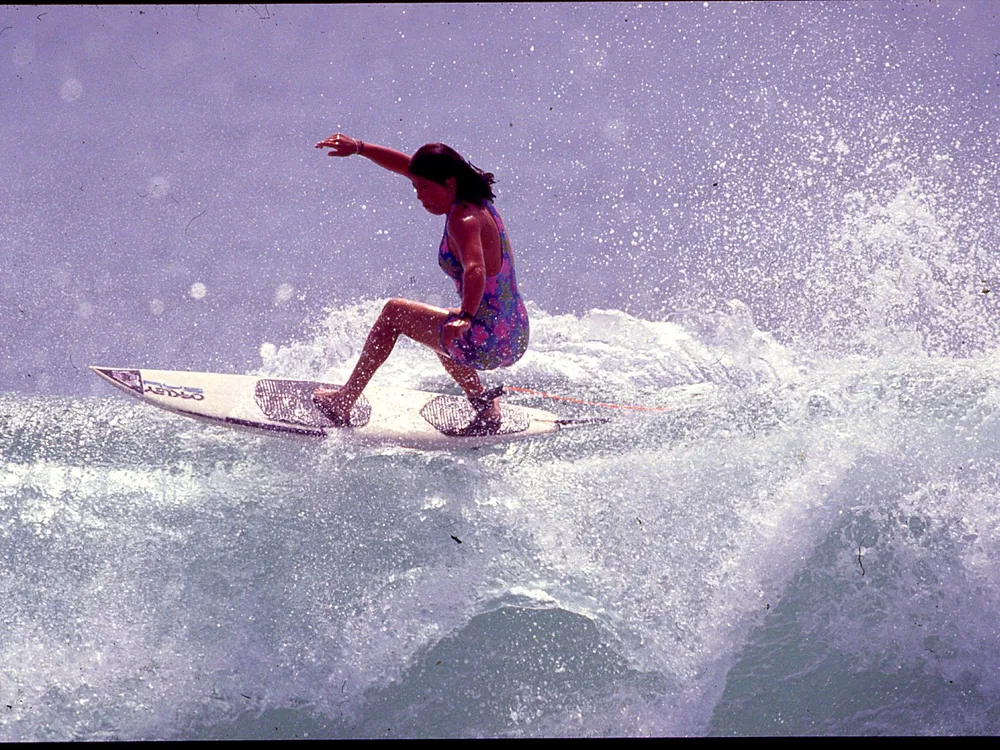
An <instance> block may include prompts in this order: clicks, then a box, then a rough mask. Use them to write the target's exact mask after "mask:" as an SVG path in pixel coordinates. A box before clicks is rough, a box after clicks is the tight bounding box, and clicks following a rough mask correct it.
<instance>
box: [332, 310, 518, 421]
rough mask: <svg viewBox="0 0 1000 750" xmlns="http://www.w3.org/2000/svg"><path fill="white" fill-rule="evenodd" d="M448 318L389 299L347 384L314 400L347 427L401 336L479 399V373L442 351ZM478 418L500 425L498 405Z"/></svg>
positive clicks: (446, 312)
mask: <svg viewBox="0 0 1000 750" xmlns="http://www.w3.org/2000/svg"><path fill="white" fill-rule="evenodd" d="M447 317H448V311H447V310H443V309H441V308H438V307H432V306H431V305H425V304H423V303H422V302H414V301H412V300H406V299H392V300H389V301H388V302H386V304H385V307H383V308H382V312H381V313H380V314H379V316H378V319H377V320H376V321H375V325H373V326H372V329H371V331H370V332H369V333H368V338H367V339H366V340H365V345H364V348H363V349H362V350H361V357H360V358H359V359H358V363H357V364H356V365H355V366H354V371H353V372H352V373H351V376H350V377H349V378H348V379H347V382H346V383H344V385H343V386H341V388H339V389H338V390H335V391H331V390H326V389H319V390H317V391H316V393H315V394H314V399H315V400H316V401H318V402H319V403H320V404H322V406H323V408H324V410H326V411H329V412H333V413H334V414H336V415H337V416H338V417H339V418H340V419H342V420H343V421H344V423H345V424H346V423H347V421H348V418H349V417H350V414H351V407H353V406H354V402H355V401H357V400H358V397H359V396H360V395H361V392H362V391H364V389H365V386H366V385H368V381H369V380H371V378H372V375H374V374H375V372H376V371H377V370H378V368H379V367H381V366H382V364H383V363H384V362H385V361H386V359H388V357H389V354H390V352H392V349H393V347H394V346H395V345H396V340H397V339H398V338H399V335H400V334H403V335H405V336H407V337H409V338H411V339H413V340H414V341H417V342H419V343H421V344H424V345H425V346H427V347H430V348H431V349H433V350H434V351H435V352H436V353H437V355H438V358H439V359H440V360H441V364H443V365H444V368H445V370H447V372H448V374H449V375H451V376H452V377H453V378H454V379H455V382H456V383H458V385H459V386H460V387H461V388H462V390H463V391H465V393H466V395H467V396H478V395H479V394H481V393H482V392H483V391H484V390H485V389H484V388H483V384H482V382H481V381H480V380H479V374H478V373H477V372H476V371H475V370H474V369H472V368H471V367H466V366H465V365H461V364H459V363H458V362H456V361H455V360H453V359H451V357H449V356H448V355H446V354H445V353H444V352H443V351H442V350H441V324H442V323H444V321H445V318H447ZM480 416H481V418H482V419H483V420H485V421H486V422H499V420H500V405H499V404H497V403H496V402H495V401H494V402H493V405H492V406H490V408H489V409H487V410H486V411H484V412H483V413H482V414H481V415H480Z"/></svg>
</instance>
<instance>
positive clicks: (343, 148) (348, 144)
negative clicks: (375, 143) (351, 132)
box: [316, 133, 361, 156]
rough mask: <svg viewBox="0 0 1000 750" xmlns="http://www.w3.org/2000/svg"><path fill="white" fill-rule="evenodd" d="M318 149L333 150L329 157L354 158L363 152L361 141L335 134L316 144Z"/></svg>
mask: <svg viewBox="0 0 1000 750" xmlns="http://www.w3.org/2000/svg"><path fill="white" fill-rule="evenodd" d="M316 148H329V149H332V150H331V151H330V153H328V154H327V156H354V155H355V154H357V153H359V152H360V151H361V141H359V140H357V139H355V138H349V137H348V136H346V135H344V134H343V133H334V134H333V135H331V136H330V137H329V138H327V139H326V140H323V141H320V142H319V143H317V144H316Z"/></svg>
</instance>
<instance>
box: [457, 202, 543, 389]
mask: <svg viewBox="0 0 1000 750" xmlns="http://www.w3.org/2000/svg"><path fill="white" fill-rule="evenodd" d="M455 205H456V206H457V205H458V204H457V203H456V204H455ZM485 205H486V208H488V209H489V211H490V214H491V215H492V216H493V221H494V222H496V225H497V230H498V231H499V232H500V248H501V253H502V265H501V266H500V273H498V274H497V275H496V276H487V277H486V286H485V288H484V289H483V301H482V302H480V303H479V309H478V310H476V314H475V315H474V316H473V318H472V324H471V325H470V326H469V328H468V330H466V332H465V333H464V334H463V335H461V336H458V337H456V338H454V339H453V340H452V342H451V346H447V347H446V346H445V345H444V339H443V338H442V339H441V348H442V349H443V350H444V351H445V352H446V353H447V354H448V356H449V357H451V358H452V359H453V360H455V361H456V362H458V363H459V364H462V365H466V366H467V367H472V368H473V369H476V370H492V369H494V368H497V367H509V366H510V365H512V364H514V363H515V362H517V360H519V359H520V358H521V355H523V354H524V352H525V350H526V349H527V348H528V311H527V310H526V309H525V307H524V301H523V300H522V299H521V295H520V294H518V293H517V281H516V280H515V279H514V264H513V258H512V257H511V247H510V240H508V239H507V232H505V231H504V228H503V221H502V220H501V219H500V214H498V213H497V211H496V209H495V208H494V207H493V204H492V203H490V202H488V201H487V202H486V204H485ZM454 210H455V206H452V207H451V211H454ZM451 211H449V212H448V218H450V217H451ZM448 218H446V219H445V223H444V227H445V229H444V236H443V237H442V238H441V247H440V248H439V250H438V265H439V266H441V270H443V271H444V272H445V273H446V274H448V275H449V276H450V277H451V278H452V279H454V280H455V288H456V289H457V290H458V296H459V299H461V298H462V264H461V262H460V261H459V260H458V258H456V257H455V254H454V253H453V252H452V251H451V248H449V247H448ZM456 318H457V316H456V315H454V314H449V316H448V317H447V318H446V319H445V321H444V323H442V324H441V329H442V330H443V329H444V326H445V324H447V323H449V322H451V321H452V320H455V319H456ZM439 335H440V333H439Z"/></svg>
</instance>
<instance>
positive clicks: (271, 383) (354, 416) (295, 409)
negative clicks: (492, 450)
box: [253, 380, 471, 427]
mask: <svg viewBox="0 0 1000 750" xmlns="http://www.w3.org/2000/svg"><path fill="white" fill-rule="evenodd" d="M317 388H329V389H330V390H337V389H338V388H340V386H339V385H333V384H330V383H315V382H313V381H311V380H258V381H257V385H256V386H255V387H254V392H253V396H254V400H255V401H256V402H257V406H259V407H260V410H261V411H262V412H264V414H265V415H267V416H268V417H269V418H270V419H273V420H275V421H276V422H288V423H290V424H301V425H306V426H309V427H335V426H336V425H334V423H333V422H331V421H330V419H329V418H328V417H327V416H326V415H324V414H323V413H322V412H321V411H320V410H319V409H317V408H316V405H315V404H314V403H313V401H312V397H313V393H315V392H316V389H317ZM470 408H471V407H470ZM371 415H372V407H371V404H370V403H368V400H367V399H366V398H365V397H364V396H361V398H359V399H358V400H357V401H355V402H354V408H353V409H351V421H350V425H349V426H350V427H364V426H365V425H366V424H368V420H369V419H371Z"/></svg>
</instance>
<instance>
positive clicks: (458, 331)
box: [441, 318, 472, 349]
mask: <svg viewBox="0 0 1000 750" xmlns="http://www.w3.org/2000/svg"><path fill="white" fill-rule="evenodd" d="M471 327H472V321H471V320H463V319H461V318H458V319H456V320H451V321H448V322H447V323H445V325H444V327H443V328H442V329H441V343H442V344H444V346H445V348H446V349H447V348H448V347H449V346H451V342H452V341H454V340H455V339H457V338H459V337H460V336H462V335H463V334H464V333H465V332H466V331H468V330H469V329H470V328H471Z"/></svg>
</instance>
